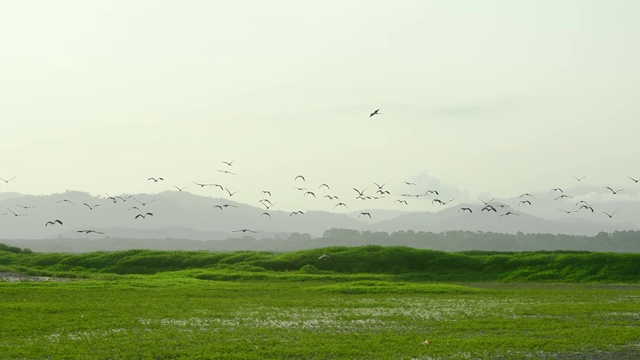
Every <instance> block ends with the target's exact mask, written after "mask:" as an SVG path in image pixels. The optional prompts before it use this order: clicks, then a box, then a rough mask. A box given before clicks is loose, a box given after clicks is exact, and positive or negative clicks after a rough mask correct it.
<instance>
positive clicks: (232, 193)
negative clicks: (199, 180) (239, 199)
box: [224, 188, 238, 197]
mask: <svg viewBox="0 0 640 360" xmlns="http://www.w3.org/2000/svg"><path fill="white" fill-rule="evenodd" d="M224 189H225V190H227V193H228V194H229V197H231V196H233V195H235V194H237V193H238V191H234V192H231V191H229V189H227V188H224Z"/></svg>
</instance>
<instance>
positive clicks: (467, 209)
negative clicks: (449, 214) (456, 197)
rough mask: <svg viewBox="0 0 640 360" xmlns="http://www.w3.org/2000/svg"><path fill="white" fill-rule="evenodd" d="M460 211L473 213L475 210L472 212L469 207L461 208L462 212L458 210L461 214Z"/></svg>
mask: <svg viewBox="0 0 640 360" xmlns="http://www.w3.org/2000/svg"><path fill="white" fill-rule="evenodd" d="M460 211H468V212H470V213H473V210H471V208H468V207H462V208H460V210H458V212H460Z"/></svg>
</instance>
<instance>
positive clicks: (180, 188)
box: [173, 185, 186, 191]
mask: <svg viewBox="0 0 640 360" xmlns="http://www.w3.org/2000/svg"><path fill="white" fill-rule="evenodd" d="M173 187H174V188H176V189H178V191H182V190H184V188H186V186H183V187H178V186H176V185H173Z"/></svg>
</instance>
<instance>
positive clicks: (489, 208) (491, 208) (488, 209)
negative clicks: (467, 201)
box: [480, 204, 498, 212]
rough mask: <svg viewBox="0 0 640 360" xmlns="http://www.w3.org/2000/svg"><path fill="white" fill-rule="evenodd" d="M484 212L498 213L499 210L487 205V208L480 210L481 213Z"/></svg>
mask: <svg viewBox="0 0 640 360" xmlns="http://www.w3.org/2000/svg"><path fill="white" fill-rule="evenodd" d="M482 211H493V212H498V210H497V209H496V208H495V207H493V205H491V204H487V205H485V206H484V207H483V208H482V209H481V210H480V212H482Z"/></svg>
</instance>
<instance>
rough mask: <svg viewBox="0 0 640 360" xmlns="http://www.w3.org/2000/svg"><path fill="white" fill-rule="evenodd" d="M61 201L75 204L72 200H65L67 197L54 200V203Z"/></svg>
mask: <svg viewBox="0 0 640 360" xmlns="http://www.w3.org/2000/svg"><path fill="white" fill-rule="evenodd" d="M61 202H68V203H70V204H75V203H74V202H73V201H71V200H67V199H62V200H58V201H56V203H61Z"/></svg>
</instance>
